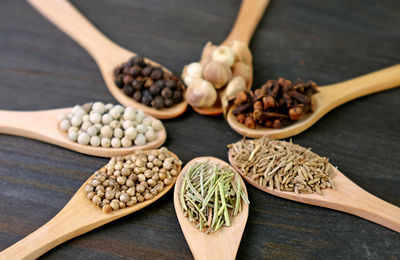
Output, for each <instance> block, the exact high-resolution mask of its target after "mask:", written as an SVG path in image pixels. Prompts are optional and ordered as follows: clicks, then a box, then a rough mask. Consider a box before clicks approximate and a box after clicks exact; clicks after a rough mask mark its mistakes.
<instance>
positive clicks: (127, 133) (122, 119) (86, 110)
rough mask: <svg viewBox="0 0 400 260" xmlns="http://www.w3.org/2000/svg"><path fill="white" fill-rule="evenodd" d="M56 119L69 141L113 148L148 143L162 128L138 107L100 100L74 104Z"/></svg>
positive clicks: (157, 121) (155, 137) (159, 123)
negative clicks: (80, 104) (68, 112)
mask: <svg viewBox="0 0 400 260" xmlns="http://www.w3.org/2000/svg"><path fill="white" fill-rule="evenodd" d="M59 122H60V129H61V130H63V131H65V132H67V133H68V137H69V139H70V140H71V141H73V142H77V143H79V144H82V145H91V146H102V147H113V148H118V147H121V146H122V147H130V146H132V145H138V146H141V145H144V144H146V143H147V142H152V141H154V140H156V139H157V137H158V132H159V131H160V130H162V129H163V125H162V123H161V121H160V120H156V119H154V118H151V117H149V116H147V115H145V114H144V112H143V111H141V110H135V109H134V108H132V107H126V108H125V107H123V106H120V105H115V106H114V105H113V104H106V105H105V104H103V103H101V102H95V103H86V104H84V105H82V106H78V105H76V106H74V107H73V109H72V111H71V113H70V114H68V115H61V117H60V118H59Z"/></svg>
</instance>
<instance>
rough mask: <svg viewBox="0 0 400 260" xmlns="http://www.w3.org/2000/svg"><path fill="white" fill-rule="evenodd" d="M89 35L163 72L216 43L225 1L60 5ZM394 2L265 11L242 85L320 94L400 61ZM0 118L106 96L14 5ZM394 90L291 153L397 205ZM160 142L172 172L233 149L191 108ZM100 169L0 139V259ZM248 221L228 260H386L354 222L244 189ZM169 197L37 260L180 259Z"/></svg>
mask: <svg viewBox="0 0 400 260" xmlns="http://www.w3.org/2000/svg"><path fill="white" fill-rule="evenodd" d="M72 3H73V4H74V5H75V6H76V7H77V8H78V9H79V10H80V11H81V12H82V13H83V14H84V15H86V16H87V17H88V18H89V20H91V21H92V22H93V23H94V24H95V25H96V26H97V27H98V28H99V29H100V30H101V31H103V32H104V33H105V34H106V35H107V36H108V37H110V38H111V39H112V40H114V41H115V42H116V43H118V44H120V45H121V46H123V47H126V48H127V49H129V50H132V51H134V52H137V53H139V54H141V55H144V56H146V57H148V58H150V59H152V60H154V61H157V62H160V63H161V64H163V65H165V66H166V67H168V68H170V69H171V70H172V71H173V72H174V73H177V74H180V71H181V68H182V66H183V65H184V64H187V63H189V62H191V61H193V60H197V59H199V56H200V53H201V49H202V47H203V46H204V44H205V43H206V42H207V41H209V40H211V41H213V42H221V41H222V40H223V39H224V38H225V37H226V35H227V34H228V33H229V30H230V28H231V26H232V23H233V21H234V19H235V17H236V12H237V9H238V7H239V4H240V1H238V0H219V1H212V0H204V1H195V0H190V1H189V0H171V1H160V0H158V1H156V0H148V1H144V0H143V1H129V0H115V1H107V0H81V1H78V0H73V1H72ZM399 24H400V2H398V1H390V0H379V1H378V0H368V1H356V0H349V1H334V0H328V1H317V0H302V1H300V0H297V1H293V0H272V1H271V3H270V6H269V8H268V12H267V13H266V14H265V15H264V17H263V19H262V20H261V22H260V25H259V27H258V29H257V30H256V33H255V35H254V37H253V39H252V41H251V43H250V48H251V49H252V51H253V55H254V58H253V62H254V86H260V85H261V84H262V83H264V82H265V81H266V80H267V79H273V78H277V77H280V76H282V77H286V78H288V79H291V80H296V79H297V77H301V78H302V79H304V80H309V79H312V80H314V81H316V82H317V83H318V84H320V85H327V84H331V83H335V82H339V81H343V80H346V79H348V78H353V77H356V76H359V75H362V74H366V73H368V72H372V71H375V70H378V69H380V68H384V67H388V66H390V65H394V64H397V63H400V30H399ZM0 89H1V92H0V109H14V110H39V109H51V108H60V107H69V106H72V105H74V104H82V103H84V102H89V101H94V100H100V101H104V102H116V101H115V100H114V99H113V98H112V96H111V95H110V94H109V92H108V90H107V88H106V86H105V84H104V82H103V80H102V77H101V75H100V72H99V70H98V69H97V66H96V64H95V63H94V61H93V59H92V58H91V57H90V56H89V55H88V54H87V53H86V52H85V51H84V50H83V49H82V48H81V47H79V46H78V45H77V44H76V43H75V42H73V40H71V39H69V38H68V37H67V36H66V35H64V34H63V33H62V32H61V31H59V30H58V29H56V28H55V27H54V26H53V25H52V24H50V23H49V22H48V21H46V20H45V19H44V18H43V17H41V15H39V14H38V13H37V12H36V11H35V10H33V9H32V8H31V7H30V6H29V5H28V4H27V3H26V2H25V1H21V0H18V1H15V0H3V1H2V4H1V7H0ZM399 103H400V89H393V90H389V91H385V92H382V93H378V94H373V95H370V96H367V97H363V98H360V99H357V100H355V101H352V102H350V103H347V104H345V105H343V106H341V107H339V108H337V109H335V110H333V111H331V112H330V113H328V114H327V115H326V116H325V117H324V118H322V119H321V120H320V121H319V122H317V123H316V124H315V125H314V126H312V127H311V128H310V129H308V130H307V131H305V132H304V133H302V134H300V135H298V136H295V137H293V142H295V143H298V144H301V145H304V146H307V147H312V149H313V151H314V152H316V153H318V154H320V155H322V156H328V157H330V158H331V162H332V164H333V165H335V166H338V167H339V169H340V170H341V171H342V172H343V173H344V174H345V175H346V176H347V177H349V178H350V179H351V180H353V181H354V182H355V183H357V184H358V185H359V186H361V187H362V188H364V189H365V190H367V191H369V192H371V193H372V194H374V195H376V196H378V197H380V198H381V199H383V200H386V201H388V202H390V203H392V204H394V205H397V206H400V189H399V187H400V170H399V169H400V159H399V158H400V110H399ZM165 126H166V128H167V133H168V138H167V141H166V143H165V145H166V146H168V148H169V149H170V150H171V151H173V152H174V153H176V154H177V155H178V156H179V157H180V158H181V159H182V160H183V161H184V162H188V161H189V160H191V159H192V158H194V157H198V156H216V157H218V158H221V159H224V160H227V148H226V145H227V144H229V143H231V142H234V141H237V140H238V139H240V138H241V136H239V135H238V134H237V133H235V132H234V131H233V130H231V129H230V128H229V126H228V124H227V123H226V122H224V120H223V119H222V117H217V118H210V117H204V116H200V115H198V114H196V113H194V112H193V111H192V110H189V111H188V112H186V113H185V114H184V115H183V116H182V117H180V118H177V119H173V120H169V121H166V122H165ZM106 162H107V159H102V158H96V157H91V156H86V155H81V154H78V153H75V152H72V151H68V150H66V149H63V148H59V147H56V146H53V145H50V144H45V143H42V142H39V141H34V140H30V139H25V138H21V137H15V136H8V135H0V198H1V199H0V209H1V210H0V250H2V249H5V248H6V247H8V246H10V245H12V244H13V243H15V242H16V241H18V240H20V239H21V238H23V237H25V236H26V235H28V234H29V233H31V232H32V231H34V230H36V229H37V228H38V227H40V226H41V225H43V224H44V223H46V222H47V221H48V220H49V219H51V218H52V217H53V216H54V215H55V214H56V213H57V212H58V211H59V210H60V209H61V208H62V207H63V206H64V205H65V204H66V203H67V202H68V201H69V199H70V198H71V196H72V195H73V194H74V193H75V191H76V190H77V189H78V188H79V187H80V185H81V184H82V183H83V181H84V180H85V179H86V178H87V177H89V176H90V175H91V174H92V173H93V171H95V170H96V169H98V168H100V167H101V166H102V165H104V164H105V163H106ZM247 188H248V193H249V198H250V200H251V204H250V211H249V218H248V222H247V226H246V229H245V232H244V236H243V239H242V242H241V245H240V247H239V252H238V255H237V258H238V259H293V258H297V259H315V258H317V259H399V258H400V235H399V234H398V233H396V232H394V231H391V230H389V229H387V228H384V227H382V226H379V225H377V224H374V223H371V222H369V221H367V220H363V219H360V218H358V217H355V216H352V215H348V214H345V213H341V212H336V211H333V210H329V209H324V208H318V207H313V206H309V205H303V204H300V203H296V202H292V201H288V200H284V199H281V198H277V197H273V196H271V195H268V194H265V193H264V192H262V191H260V190H257V189H256V188H254V187H252V186H250V185H247ZM172 198H173V194H172V192H169V194H167V195H166V196H165V197H163V198H161V199H160V200H158V201H157V202H156V203H154V204H152V205H151V206H149V207H148V208H146V210H143V211H139V212H136V213H133V214H131V215H129V216H127V217H124V218H122V219H120V220H117V221H115V222H112V223H110V224H107V225H105V226H103V227H100V228H99V229H96V230H94V231H91V232H89V233H87V234H85V235H83V236H80V237H78V238H75V239H72V240H70V241H69V242H66V243H65V244H62V245H60V246H58V247H56V248H55V249H53V250H51V251H50V252H48V253H47V254H45V255H43V257H42V259H68V258H69V259H129V258H130V259H191V258H192V255H191V253H190V251H189V248H188V246H187V244H186V242H185V239H184V236H183V234H182V232H181V231H180V229H179V224H178V221H177V218H176V216H175V211H174V207H173V201H172Z"/></svg>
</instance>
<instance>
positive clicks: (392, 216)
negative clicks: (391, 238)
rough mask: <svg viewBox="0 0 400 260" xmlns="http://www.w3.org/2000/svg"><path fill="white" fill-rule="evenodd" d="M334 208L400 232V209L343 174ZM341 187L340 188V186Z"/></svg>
mask: <svg viewBox="0 0 400 260" xmlns="http://www.w3.org/2000/svg"><path fill="white" fill-rule="evenodd" d="M338 178H340V179H341V181H340V183H339V181H338V182H337V183H338V189H339V187H340V189H339V190H338V191H337V193H336V194H335V200H336V202H337V203H335V205H334V206H331V207H329V206H328V208H334V209H336V210H340V211H344V212H347V213H350V214H353V215H356V216H359V217H361V218H364V219H367V220H370V221H372V222H375V223H377V224H380V225H382V226H384V227H387V228H390V229H392V230H394V231H396V232H400V208H399V207H396V206H394V205H392V204H390V203H388V202H386V201H384V200H381V199H380V198H378V197H376V196H374V195H372V194H371V193H369V192H367V191H365V190H364V189H362V188H361V187H359V186H358V185H356V184H355V183H353V182H352V181H351V180H349V179H348V178H347V177H346V176H344V175H343V174H341V176H340V177H339V176H338ZM339 185H340V186H339Z"/></svg>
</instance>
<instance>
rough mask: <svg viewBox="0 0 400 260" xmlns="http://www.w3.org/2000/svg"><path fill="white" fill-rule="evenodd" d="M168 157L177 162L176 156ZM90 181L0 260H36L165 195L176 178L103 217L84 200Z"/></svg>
mask: <svg viewBox="0 0 400 260" xmlns="http://www.w3.org/2000/svg"><path fill="white" fill-rule="evenodd" d="M169 153H170V154H171V155H172V156H174V157H175V158H176V159H178V157H177V156H176V155H175V154H173V153H171V152H169ZM104 167H105V166H104ZM180 170H181V167H180V166H179V168H178V173H179V172H180ZM90 179H91V177H90V178H89V179H87V180H86V182H85V183H84V184H83V185H82V186H81V187H80V188H79V190H78V191H77V192H76V193H75V195H74V196H73V197H72V198H71V200H70V201H69V202H68V203H67V205H65V207H64V208H63V209H62V210H61V211H60V212H59V213H58V214H57V215H56V216H55V217H54V218H52V219H51V220H50V221H49V222H47V223H46V224H45V225H43V226H42V227H40V228H39V229H37V230H36V231H34V232H33V233H31V234H30V235H28V236H27V237H25V238H24V239H22V240H20V241H19V242H17V243H15V244H14V245H12V246H10V247H9V248H6V249H5V250H3V251H2V252H0V259H36V258H38V257H39V256H41V255H43V254H44V253H46V252H47V251H49V250H50V249H52V248H54V247H56V246H58V245H59V244H61V243H64V242H65V241H67V240H69V239H71V238H74V237H77V236H79V235H82V234H84V233H86V232H88V231H90V230H92V229H95V228H97V227H100V226H102V225H104V224H106V223H108V222H111V221H113V220H116V219H118V218H121V217H123V216H126V215H128V214H131V213H133V212H135V211H138V210H140V209H142V208H144V207H146V206H148V205H150V204H151V203H153V202H155V201H156V200H158V199H159V198H161V197H162V196H163V195H164V194H166V193H167V192H168V191H169V190H170V189H171V188H172V186H173V185H174V183H175V181H176V179H177V178H176V177H174V178H173V180H172V183H171V184H170V185H168V186H164V187H165V188H164V189H163V190H162V191H161V192H160V193H158V194H157V195H156V196H154V198H153V199H151V200H145V201H143V202H140V203H137V204H135V205H134V206H132V207H126V208H124V209H119V210H116V211H112V212H110V213H103V211H102V210H101V208H100V207H98V206H96V205H95V204H94V203H93V202H92V201H91V200H89V199H88V198H87V197H86V193H85V186H86V185H87V184H88V181H89V180H90Z"/></svg>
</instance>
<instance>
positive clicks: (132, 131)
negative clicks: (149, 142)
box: [125, 127, 137, 140]
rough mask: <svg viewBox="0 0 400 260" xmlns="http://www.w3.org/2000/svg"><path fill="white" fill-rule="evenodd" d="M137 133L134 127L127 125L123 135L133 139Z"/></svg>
mask: <svg viewBox="0 0 400 260" xmlns="http://www.w3.org/2000/svg"><path fill="white" fill-rule="evenodd" d="M136 135H137V130H136V128H134V127H129V128H128V129H126V130H125V137H127V138H129V139H131V140H134V139H135V138H136Z"/></svg>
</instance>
